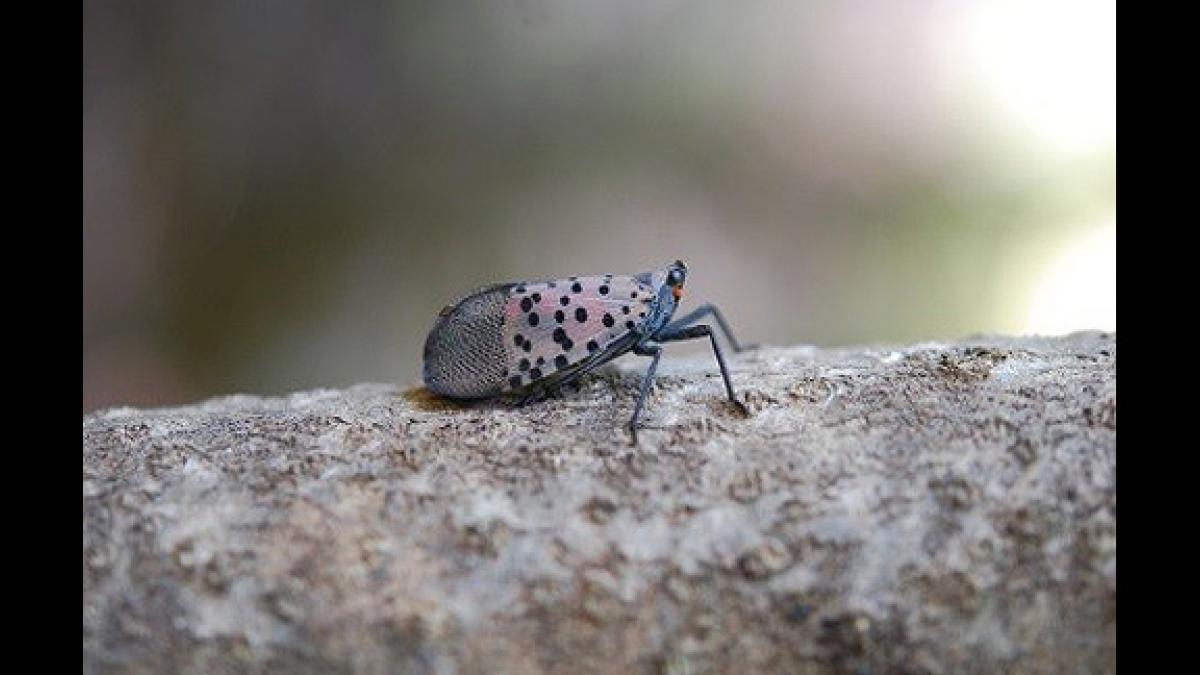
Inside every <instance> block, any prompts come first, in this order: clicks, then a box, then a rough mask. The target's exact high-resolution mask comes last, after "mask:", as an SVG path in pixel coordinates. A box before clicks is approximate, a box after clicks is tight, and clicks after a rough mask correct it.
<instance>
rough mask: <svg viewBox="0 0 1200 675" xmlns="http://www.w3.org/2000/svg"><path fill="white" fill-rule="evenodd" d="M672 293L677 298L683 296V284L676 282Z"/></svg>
mask: <svg viewBox="0 0 1200 675" xmlns="http://www.w3.org/2000/svg"><path fill="white" fill-rule="evenodd" d="M671 293H672V294H674V296H675V299H676V300H678V299H679V298H682V297H683V284H676V285H675V287H674V288H672V289H671Z"/></svg>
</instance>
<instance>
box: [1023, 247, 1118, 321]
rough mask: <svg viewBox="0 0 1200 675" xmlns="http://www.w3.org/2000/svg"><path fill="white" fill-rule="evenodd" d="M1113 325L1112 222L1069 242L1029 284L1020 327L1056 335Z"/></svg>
mask: <svg viewBox="0 0 1200 675" xmlns="http://www.w3.org/2000/svg"><path fill="white" fill-rule="evenodd" d="M1116 326H1117V226H1116V224H1115V223H1110V224H1108V225H1106V226H1104V227H1101V228H1097V229H1095V230H1091V231H1089V232H1088V234H1086V235H1085V236H1083V237H1080V238H1079V239H1076V240H1075V241H1073V242H1071V244H1069V245H1068V246H1067V247H1066V248H1065V249H1064V250H1063V251H1062V252H1060V253H1059V254H1058V255H1057V256H1055V257H1053V258H1051V260H1050V264H1049V265H1048V266H1047V267H1046V268H1045V269H1044V270H1043V271H1042V273H1041V275H1040V276H1039V277H1037V278H1036V279H1035V281H1034V284H1033V297H1032V298H1031V299H1030V303H1029V314H1028V317H1027V319H1026V326H1025V331H1026V332H1027V333H1037V334H1041V335H1058V334H1062V333H1069V332H1071V331H1076V330H1084V329H1100V330H1114V329H1116Z"/></svg>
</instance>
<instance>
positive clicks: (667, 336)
mask: <svg viewBox="0 0 1200 675" xmlns="http://www.w3.org/2000/svg"><path fill="white" fill-rule="evenodd" d="M703 337H707V338H708V339H709V342H710V343H711V344H712V348H713V354H714V355H716V357H717V365H718V366H720V367H721V379H722V380H724V381H725V393H726V394H728V395H729V400H730V401H731V402H732V403H733V404H734V405H736V406H737V407H738V409H740V410H741V411H742V412H743V413H748V412H749V411H748V410H746V406H745V405H744V404H742V402H741V401H739V400H737V395H735V394H734V393H733V381H732V380H730V379H729V367H728V366H726V365H725V355H724V354H722V353H721V345H719V344H717V336H716V335H713V331H712V328H711V327H709V326H708V325H706V324H701V325H699V326H688V327H686V328H679V329H677V330H672V328H671V326H667V327H666V328H664V329H662V330H660V331H659V332H658V333H657V334H655V336H654V341H655V342H678V341H680V340H696V339H699V338H703Z"/></svg>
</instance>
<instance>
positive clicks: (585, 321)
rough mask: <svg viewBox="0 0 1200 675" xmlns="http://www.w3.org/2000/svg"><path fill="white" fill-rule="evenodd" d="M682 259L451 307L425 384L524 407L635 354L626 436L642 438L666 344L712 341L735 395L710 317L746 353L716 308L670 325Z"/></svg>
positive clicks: (430, 342) (489, 290) (428, 356)
mask: <svg viewBox="0 0 1200 675" xmlns="http://www.w3.org/2000/svg"><path fill="white" fill-rule="evenodd" d="M686 279H687V266H686V265H684V264H683V262H682V261H679V260H677V261H675V262H674V263H672V264H670V265H668V266H666V267H664V268H662V269H658V270H652V271H649V272H643V273H641V274H636V275H633V276H621V275H613V274H605V275H601V276H581V277H568V278H566V279H554V280H545V281H533V282H515V283H504V284H496V285H493V286H487V287H485V288H482V289H479V290H477V291H475V292H473V293H471V294H470V295H467V296H466V297H464V298H462V299H461V300H459V301H458V302H456V303H454V304H452V305H447V306H446V307H445V309H443V310H442V311H441V314H440V315H439V316H438V319H437V322H436V323H435V324H434V326H433V329H432V330H431V331H430V332H429V337H428V338H427V339H426V340H425V354H424V361H425V363H424V378H425V385H426V386H427V387H428V388H429V390H430V391H432V392H433V393H435V394H438V395H441V396H445V397H448V398H454V399H483V398H493V397H500V396H509V397H514V398H518V399H519V401H520V403H519V404H520V405H524V404H527V403H532V402H534V401H538V400H541V399H542V398H545V397H546V396H547V395H549V394H550V393H552V392H553V391H555V390H556V389H558V388H559V387H562V386H563V385H565V384H567V383H569V382H573V381H575V380H577V379H579V378H580V377H582V376H583V375H585V374H587V373H589V372H591V371H592V370H595V369H596V368H598V367H600V366H601V365H603V364H605V363H607V362H609V361H611V360H613V359H615V358H617V357H618V356H621V355H623V354H625V353H626V352H633V353H634V354H636V355H638V356H646V357H650V367H649V368H647V369H646V375H645V377H644V378H643V379H642V384H641V389H640V391H639V394H638V398H637V403H635V404H634V408H633V417H632V418H631V419H630V420H629V430H630V434H631V435H632V438H633V442H634V443H636V442H637V429H638V419H639V417H640V416H641V414H642V406H643V405H644V403H645V400H646V394H647V392H648V391H649V389H650V383H651V382H652V381H653V380H654V372H655V370H656V369H657V368H658V360H659V357H660V356H662V347H661V346H660V345H661V344H662V343H666V342H677V341H679V340H694V339H701V338H708V339H709V341H710V342H711V343H712V348H713V353H714V354H715V355H716V357H717V365H719V366H720V368H721V378H722V379H723V380H724V382H725V392H726V394H728V395H729V400H730V401H731V402H733V404H734V405H736V406H737V407H738V408H739V409H740V410H741V411H742V412H745V411H746V408H745V406H744V405H742V403H741V402H740V401H738V400H737V397H736V396H735V395H734V393H733V384H732V383H731V382H730V379H729V369H728V368H727V367H726V365H725V356H724V355H723V354H722V353H721V347H720V345H719V344H718V343H717V339H716V336H715V335H714V334H713V331H712V328H711V327H710V326H708V325H707V324H700V323H698V322H699V321H700V320H701V319H703V318H705V317H707V316H712V317H713V318H715V319H716V322H717V325H718V326H719V327H720V328H721V331H722V333H724V335H725V338H726V339H727V340H728V341H729V344H730V346H732V347H733V349H734V351H738V352H740V351H743V349H742V346H741V345H740V344H739V343H738V341H737V340H736V339H735V338H734V336H733V333H732V331H730V329H729V325H728V324H727V323H726V322H725V319H724V317H722V316H721V313H720V311H719V310H718V309H717V308H716V307H715V306H714V305H711V304H706V305H703V306H701V307H699V308H697V309H696V310H694V311H692V312H689V313H688V314H686V315H685V316H683V317H681V318H679V319H677V320H675V321H672V320H671V318H672V317H673V316H674V314H675V308H676V307H677V306H678V303H679V300H680V298H682V296H683V285H684V282H685V281H686Z"/></svg>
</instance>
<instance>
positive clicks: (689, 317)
mask: <svg viewBox="0 0 1200 675" xmlns="http://www.w3.org/2000/svg"><path fill="white" fill-rule="evenodd" d="M708 315H712V317H713V318H715V319H716V320H717V325H718V326H720V327H721V332H722V333H723V334H724V335H725V339H726V340H728V341H729V346H730V347H733V351H735V352H743V351H746V350H747V349H753V348H754V347H755V346H756V345H747V346H745V347H743V346H742V344H741V343H740V342H738V341H737V338H735V337H734V336H733V331H732V330H730V329H729V324H728V323H726V321H725V317H724V316H722V315H721V310H719V309H717V306H716V305H714V304H712V303H711V302H709V303H705V304H703V305H700V306H699V307H697V308H696V309H693V310H692V311H690V312H688V313H687V314H685V315H683V316H681V317H679V318H678V319H676V320H674V321H672V322H671V323H670V324H668V325H667V327H666V328H664V329H663V331H665V332H677V331H680V330H683V329H684V328H687V327H689V326H691V325H692V324H694V323H696V322H697V321H699V320H700V319H702V318H704V317H706V316H708Z"/></svg>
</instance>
